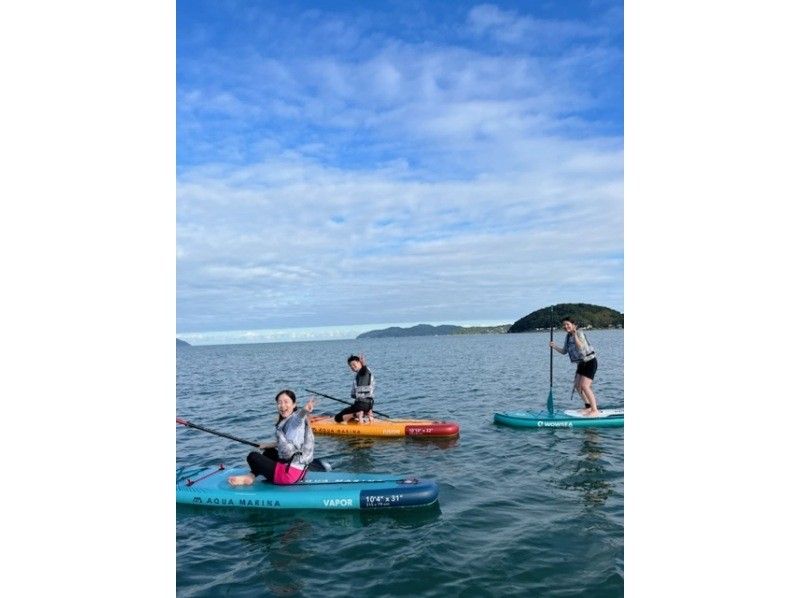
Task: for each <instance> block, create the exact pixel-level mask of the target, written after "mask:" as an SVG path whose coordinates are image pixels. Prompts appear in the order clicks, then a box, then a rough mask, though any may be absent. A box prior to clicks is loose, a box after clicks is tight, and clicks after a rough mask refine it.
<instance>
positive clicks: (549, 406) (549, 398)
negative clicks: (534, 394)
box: [547, 388, 553, 413]
mask: <svg viewBox="0 0 800 598" xmlns="http://www.w3.org/2000/svg"><path fill="white" fill-rule="evenodd" d="M547 411H548V412H549V413H553V389H552V388H551V389H550V394H548V395H547Z"/></svg>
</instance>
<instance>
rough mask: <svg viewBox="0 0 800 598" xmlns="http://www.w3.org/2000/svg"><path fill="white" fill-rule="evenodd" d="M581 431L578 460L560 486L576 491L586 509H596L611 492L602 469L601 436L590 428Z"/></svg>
mask: <svg viewBox="0 0 800 598" xmlns="http://www.w3.org/2000/svg"><path fill="white" fill-rule="evenodd" d="M582 431H583V440H582V442H581V446H580V449H579V452H578V454H579V459H578V460H577V461H576V462H575V464H574V466H573V468H572V473H570V474H569V475H568V476H567V477H566V478H564V479H563V480H562V482H561V484H560V486H561V487H562V488H564V489H565V490H578V491H579V492H580V493H581V494H582V495H583V501H584V503H585V505H586V506H587V507H597V506H600V505H603V504H604V503H605V502H606V499H608V497H609V496H611V494H612V492H613V490H612V489H611V483H610V482H609V481H608V479H607V478H608V474H607V472H606V470H605V468H604V467H603V451H602V444H601V438H602V437H601V435H600V434H599V433H598V432H597V431H596V430H592V429H590V428H584V429H583V430H582ZM576 432H577V430H576Z"/></svg>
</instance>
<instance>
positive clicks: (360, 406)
mask: <svg viewBox="0 0 800 598" xmlns="http://www.w3.org/2000/svg"><path fill="white" fill-rule="evenodd" d="M374 403H375V399H367V400H366V401H362V400H359V401H356V402H355V403H353V404H352V405H350V406H349V407H345V408H344V409H342V410H341V411H340V412H339V413H337V414H336V415H334V416H333V419H334V420H336V421H337V422H341V421H344V416H345V415H350V414H351V413H358V412H359V411H363V412H364V413H366V412H367V411H369V410H370V409H372V405H373V404H374Z"/></svg>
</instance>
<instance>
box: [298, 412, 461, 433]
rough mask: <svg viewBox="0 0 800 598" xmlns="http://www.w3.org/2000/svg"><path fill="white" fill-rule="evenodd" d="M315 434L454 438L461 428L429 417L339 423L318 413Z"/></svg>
mask: <svg viewBox="0 0 800 598" xmlns="http://www.w3.org/2000/svg"><path fill="white" fill-rule="evenodd" d="M310 421H311V429H312V430H314V434H322V435H328V436H382V437H394V438H397V437H402V436H414V437H426V438H453V437H455V436H458V432H459V428H458V424H457V423H455V422H442V421H431V420H427V419H376V420H375V421H373V422H372V423H368V422H364V423H362V424H360V423H358V421H356V420H355V419H351V420H350V421H347V422H344V423H341V424H340V423H337V422H336V420H334V419H333V417H330V416H325V415H318V416H315V417H311V418H310Z"/></svg>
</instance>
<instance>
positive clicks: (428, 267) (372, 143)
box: [176, 0, 624, 344]
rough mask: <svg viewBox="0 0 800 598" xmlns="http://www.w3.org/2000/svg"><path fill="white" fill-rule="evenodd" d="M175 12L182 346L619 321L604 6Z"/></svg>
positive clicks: (326, 6)
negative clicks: (556, 311) (608, 316)
mask: <svg viewBox="0 0 800 598" xmlns="http://www.w3.org/2000/svg"><path fill="white" fill-rule="evenodd" d="M176 18H177V34H176V49H177V62H176V78H177V82H176V102H177V110H176V127H177V139H176V155H177V165H176V166H177V204H176V219H177V230H176V236H177V249H176V251H177V264H176V277H177V287H176V301H177V312H176V326H177V333H178V336H179V337H180V338H183V339H184V340H188V341H189V342H193V341H194V343H197V344H203V343H212V342H234V340H232V339H240V340H241V339H242V338H248V339H250V340H249V341H246V342H261V341H263V340H264V339H265V338H268V339H269V340H286V339H287V338H289V337H293V338H298V339H299V338H313V334H309V333H304V332H301V330H305V331H309V330H312V329H316V328H325V329H326V330H328V331H331V330H334V329H335V330H338V331H339V332H337V334H338V335H344V336H336V337H337V338H343V337H348V336H349V337H350V338H352V337H353V336H355V333H357V332H361V331H364V330H365V329H370V328H374V327H376V326H378V325H380V326H383V325H388V324H408V325H412V324H417V323H430V324H440V323H460V322H471V323H476V322H477V323H485V324H502V323H512V322H514V321H516V320H517V319H519V318H522V317H523V316H525V315H527V314H528V313H530V312H532V311H535V310H537V309H540V308H542V307H545V306H548V305H552V304H555V303H564V302H581V303H593V304H598V305H604V306H607V307H611V308H613V309H617V310H619V311H624V305H623V265H624V264H623V22H622V19H623V10H622V3H621V2H606V1H597V2H569V3H562V2H537V3H529V2H494V3H481V2H382V3H380V4H374V5H373V4H371V3H347V2H305V3H286V2H241V1H232V2H231V1H229V2H196V1H192V2H188V1H185V0H179V1H178V3H177V13H176ZM365 327H366V328H365ZM277 330H281V331H285V333H283V334H277V335H276V333H275V331H277ZM292 330H294V331H295V333H294V334H292V333H291V331H292ZM259 331H260V332H259ZM268 331H272V332H268ZM226 333H227V334H226ZM248 335H249V336H248ZM304 335H305V336H304ZM321 338H330V336H325V335H323V336H321ZM254 339H256V340H254Z"/></svg>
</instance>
